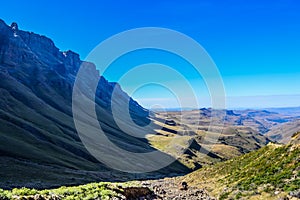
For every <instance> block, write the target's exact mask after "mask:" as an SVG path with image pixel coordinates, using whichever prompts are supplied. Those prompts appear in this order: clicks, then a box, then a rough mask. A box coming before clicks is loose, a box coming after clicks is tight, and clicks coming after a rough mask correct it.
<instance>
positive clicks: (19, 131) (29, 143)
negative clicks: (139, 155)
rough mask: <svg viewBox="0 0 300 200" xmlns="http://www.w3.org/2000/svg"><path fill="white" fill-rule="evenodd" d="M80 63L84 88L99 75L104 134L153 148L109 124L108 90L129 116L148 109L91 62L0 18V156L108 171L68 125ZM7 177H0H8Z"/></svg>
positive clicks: (132, 146) (143, 117)
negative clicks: (115, 95) (102, 74)
mask: <svg viewBox="0 0 300 200" xmlns="http://www.w3.org/2000/svg"><path fill="white" fill-rule="evenodd" d="M80 67H82V68H84V71H85V75H84V79H83V80H84V81H83V82H82V84H83V85H84V88H86V91H89V85H90V84H91V83H94V82H95V81H98V79H99V82H98V87H97V91H96V97H95V99H93V100H95V102H96V107H97V109H96V111H97V115H98V116H101V117H99V121H100V123H101V124H103V127H104V128H103V129H104V131H105V132H106V133H107V135H108V137H111V140H112V141H113V142H114V143H116V144H117V145H119V146H120V147H125V148H126V149H127V150H132V151H133V152H143V151H150V150H153V149H152V147H151V146H150V145H149V144H148V143H147V141H146V140H145V139H140V138H135V137H132V136H128V135H127V134H126V133H125V132H123V131H122V130H120V128H119V127H118V126H117V125H116V123H114V119H113V116H112V113H111V102H112V99H111V96H112V92H113V91H114V90H115V91H116V93H117V97H118V98H117V99H115V100H114V101H117V105H120V107H121V108H122V109H127V108H128V102H129V110H130V115H131V116H132V117H133V119H134V120H136V121H137V122H141V121H142V122H143V123H144V124H146V123H147V122H148V121H149V118H148V111H147V110H145V109H144V108H142V107H141V106H140V105H139V104H138V103H137V102H135V101H134V100H133V99H131V98H130V97H129V96H128V95H127V94H126V93H125V92H124V91H123V90H122V89H121V87H120V86H119V85H118V84H117V83H112V82H109V81H107V80H106V79H105V78H104V77H102V76H100V74H99V71H98V70H97V69H96V66H95V65H94V64H93V63H90V62H85V61H82V60H80V57H79V55H78V54H77V53H75V52H73V51H65V52H62V51H60V50H59V49H58V48H57V47H56V46H55V45H54V43H53V41H52V40H51V39H49V38H47V37H45V36H42V35H39V34H35V33H32V32H26V31H22V30H20V29H19V27H18V25H17V24H15V23H14V24H12V25H11V26H8V25H6V24H5V23H4V22H3V21H2V20H0V94H1V99H0V133H1V134H0V156H8V157H12V158H18V159H19V158H20V159H26V160H30V161H32V162H38V163H47V164H54V165H57V166H64V167H69V168H72V169H82V170H98V169H101V170H104V171H105V170H108V169H107V168H106V166H104V165H102V164H101V163H99V162H98V161H97V160H96V159H95V158H94V157H92V156H91V155H90V154H89V152H87V150H86V149H85V147H84V146H83V144H82V143H81V142H80V138H79V136H78V134H77V131H76V128H75V125H74V121H73V113H72V92H73V86H74V82H75V80H76V75H77V73H78V70H79V68H80ZM96 83H97V82H96ZM128 99H129V101H128ZM83 109H85V108H84V107H83ZM127 112H128V111H127ZM116 159H117V158H116ZM0 167H1V166H0ZM4 170H5V169H3V168H2V169H1V172H3V171H4ZM7 170H9V169H7ZM28 171H30V170H28ZM18 173H19V172H18ZM41 173H42V172H41ZM45 173H46V172H45ZM9 176H10V175H9V174H7V177H2V178H4V179H5V178H7V179H8V180H10V179H9ZM24 176H26V172H25V173H24ZM28 177H29V178H31V177H30V176H29V175H28V176H27V178H28ZM23 180H24V182H28V180H26V178H23V179H21V180H20V181H23ZM14 181H15V182H16V180H14Z"/></svg>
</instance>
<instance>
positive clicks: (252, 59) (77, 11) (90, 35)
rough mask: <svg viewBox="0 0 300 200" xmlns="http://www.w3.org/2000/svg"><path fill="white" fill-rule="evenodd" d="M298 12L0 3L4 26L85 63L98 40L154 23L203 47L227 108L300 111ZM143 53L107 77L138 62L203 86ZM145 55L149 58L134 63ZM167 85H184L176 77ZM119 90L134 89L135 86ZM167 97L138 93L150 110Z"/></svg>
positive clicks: (156, 90)
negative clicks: (214, 68) (38, 36)
mask: <svg viewBox="0 0 300 200" xmlns="http://www.w3.org/2000/svg"><path fill="white" fill-rule="evenodd" d="M299 11H300V1H298V0H281V1H278V0H265V1H261V0H252V1H247V0H228V1H224V0H215V1H213V0H193V1H192V0H191V1H179V0H151V1H141V0H131V1H125V0H124V1H118V0H115V1H109V0H107V1H103V0H93V1H89V0H86V1H67V0H65V1H58V0H52V1H47V0H45V1H40V0H33V1H30V0H29V1H21V0H19V1H18V0H15V1H8V0H7V1H1V4H0V18H1V19H3V20H4V21H5V22H6V23H8V24H10V23H11V22H13V21H16V22H17V23H18V24H19V28H20V29H23V30H28V31H33V32H36V33H39V34H43V35H46V36H48V37H50V38H51V39H53V40H54V42H55V44H56V45H57V46H58V47H59V48H60V49H62V50H68V49H71V50H73V51H75V52H78V53H79V54H80V55H81V58H82V59H85V57H86V56H87V55H88V54H89V52H90V51H91V50H92V49H93V48H94V47H95V46H97V45H98V44H99V43H100V42H101V41H103V40H105V39H106V38H108V37H110V36H112V35H114V34H116V33H119V32H121V31H125V30H128V29H132V28H138V27H149V26H151V27H164V28H170V29H174V30H176V31H180V32H182V33H184V34H186V35H188V36H190V37H192V38H193V39H195V40H196V41H197V42H199V43H200V44H201V45H202V46H203V47H204V48H205V49H206V50H207V52H208V53H209V54H210V56H211V57H212V59H213V60H214V62H215V63H216V65H217V66H218V68H219V71H220V73H221V75H222V77H223V81H224V85H225V90H226V94H227V96H228V99H227V100H228V102H227V105H228V107H278V106H282V107H284V106H300V87H299V86H300V12H299ZM146 53H147V52H141V53H140V54H139V53H137V54H136V55H133V56H132V57H130V58H127V59H125V60H123V61H124V62H121V61H122V58H120V59H119V60H117V61H116V63H115V64H114V66H112V69H111V70H110V73H109V72H107V75H106V77H107V78H108V79H109V80H111V81H118V78H120V76H121V75H122V73H126V70H129V69H130V68H131V67H133V66H134V65H136V64H142V63H141V62H142V61H144V62H148V61H153V60H155V61H160V62H163V63H164V64H169V65H174V66H172V67H174V68H177V69H178V70H179V71H180V70H183V71H181V72H182V73H183V74H185V76H187V79H189V81H191V83H192V85H198V86H199V87H202V85H203V82H202V83H201V80H198V79H197V78H196V77H195V76H193V75H192V74H193V73H192V71H189V70H188V66H187V65H185V64H183V63H181V62H184V61H178V62H177V61H176V62H174V61H172V56H170V55H167V54H163V55H158V56H157V57H158V58H157V57H155V55H156V54H157V52H150V53H149V54H147V55H148V56H145V55H146ZM141 55H142V56H143V55H144V57H147V58H146V59H144V60H141V59H140V58H137V56H141ZM179 63H181V65H179ZM166 81H173V82H174V84H175V85H176V84H177V85H178V86H179V87H180V82H178V81H177V80H166ZM122 87H123V88H124V89H125V90H126V91H130V88H133V87H134V82H130V81H129V82H128V83H127V84H125V85H122ZM167 93H168V92H167V90H166V89H163V88H161V87H158V86H155V85H153V86H147V87H145V88H141V89H140V90H137V91H136V92H135V93H134V94H133V96H134V98H135V99H137V100H138V101H140V102H141V103H142V104H143V105H144V106H146V107H150V106H151V105H152V104H164V105H165V106H167V107H176V102H173V101H174V100H170V98H171V96H172V95H171V94H170V95H168V94H167ZM207 95H208V93H207V90H206V89H205V86H203V93H201V94H199V96H200V97H203V99H202V101H201V102H200V106H209V98H208V97H207ZM205 99H206V100H205ZM298 102H299V103H298Z"/></svg>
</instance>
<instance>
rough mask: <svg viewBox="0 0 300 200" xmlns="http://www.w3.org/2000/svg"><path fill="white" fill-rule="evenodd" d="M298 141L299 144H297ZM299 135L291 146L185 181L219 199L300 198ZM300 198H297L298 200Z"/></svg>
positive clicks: (270, 149)
mask: <svg viewBox="0 0 300 200" xmlns="http://www.w3.org/2000/svg"><path fill="white" fill-rule="evenodd" d="M296 141H297V142H296ZM299 158H300V146H299V134H295V135H294V137H293V140H292V141H291V142H290V143H289V144H287V145H278V144H272V143H270V144H269V145H267V146H266V147H263V148H261V149H259V150H258V151H253V152H250V153H248V154H245V155H243V156H240V157H237V158H234V159H232V160H229V161H226V162H222V163H218V164H216V165H214V166H212V167H206V168H203V169H200V170H198V171H195V172H193V173H191V174H189V175H187V176H185V177H183V178H180V180H181V181H187V182H188V183H189V184H190V185H195V186H197V187H200V188H203V187H204V188H206V189H207V190H208V191H209V192H210V194H212V195H214V196H216V197H218V198H219V199H236V198H244V199H279V198H287V196H289V197H290V198H292V197H294V198H295V199H297V198H300V160H299ZM296 197H297V198H296Z"/></svg>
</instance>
